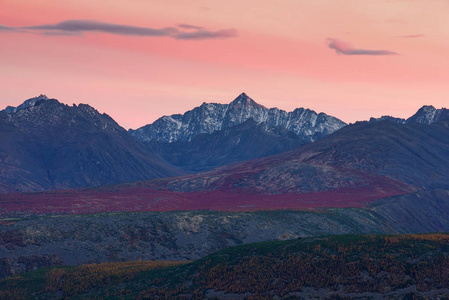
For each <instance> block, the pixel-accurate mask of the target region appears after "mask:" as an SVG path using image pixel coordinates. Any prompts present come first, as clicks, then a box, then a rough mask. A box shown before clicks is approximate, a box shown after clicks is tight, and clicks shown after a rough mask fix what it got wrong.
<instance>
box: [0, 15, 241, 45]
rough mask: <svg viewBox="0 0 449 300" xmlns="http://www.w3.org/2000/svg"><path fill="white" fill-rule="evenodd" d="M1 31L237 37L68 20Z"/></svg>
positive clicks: (191, 28)
mask: <svg viewBox="0 0 449 300" xmlns="http://www.w3.org/2000/svg"><path fill="white" fill-rule="evenodd" d="M0 31H20V32H36V33H39V34H44V35H79V36H80V35H83V34H84V33H89V32H94V33H95V32H96V33H108V34H115V35H127V36H145V37H164V36H166V37H171V38H174V39H179V40H185V39H189V40H205V39H220V38H222V39H225V38H231V37H235V36H237V30H235V29H221V30H217V31H211V30H207V29H206V28H204V27H201V26H195V25H190V24H180V25H178V26H177V27H164V28H150V27H139V26H131V25H122V24H114V23H106V22H100V21H95V20H66V21H63V22H59V23H56V24H43V25H35V26H24V27H9V26H4V25H0Z"/></svg>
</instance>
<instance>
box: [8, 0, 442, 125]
mask: <svg viewBox="0 0 449 300" xmlns="http://www.w3.org/2000/svg"><path fill="white" fill-rule="evenodd" d="M448 12H449V1H446V0H440V1H436V0H429V1H418V0H384V1H381V0H376V1H372V0H371V1H365V0H344V1H341V0H338V1H337V0H336V1H331V0H310V1H306V0H303V1H293V0H277V1H272V0H257V1H256V0H254V1H253V0H251V1H244V0H240V1H237V0H228V1H214V0H209V1H206V0H204V1H201V0H185V1H182V0H126V1H125V0H110V1H87V0H58V1H42V0H28V1H26V0H0V95H1V97H0V109H3V108H4V107H6V106H7V105H13V106H17V105H19V104H20V103H21V102H23V101H24V100H26V99H28V98H31V97H34V96H37V95H39V94H46V95H47V96H49V97H52V98H57V99H58V100H60V101H61V102H63V103H66V104H70V105H71V104H72V103H88V104H90V105H92V106H93V107H95V108H96V109H98V110H99V111H100V112H106V113H107V114H109V115H110V116H112V117H113V118H114V119H115V120H116V121H117V122H118V123H119V124H121V125H122V126H124V127H125V128H137V127H140V126H143V125H145V124H148V123H151V122H153V121H154V120H155V119H157V118H159V117H160V116H162V115H168V114H173V113H183V112H185V111H186V110H189V109H192V108H193V107H195V106H198V105H200V104H201V103H203V102H220V103H228V102H230V101H232V100H233V99H234V98H235V97H237V96H238V94H240V93H241V92H246V93H247V94H248V95H249V96H250V97H252V98H253V99H254V100H255V101H257V102H258V103H260V104H263V105H265V106H266V107H278V108H280V109H284V110H293V109H294V108H297V107H306V108H310V109H314V110H315V111H317V112H325V113H327V114H331V115H333V116H335V117H338V118H340V119H342V120H343V121H346V122H354V121H356V120H364V119H368V118H369V117H371V116H374V117H379V116H381V115H393V116H397V117H408V116H410V115H412V114H413V113H414V112H416V110H417V109H418V108H420V107H421V106H422V105H434V106H435V107H437V108H440V107H444V106H446V107H447V106H448V105H447V103H449V84H448V83H449V18H447V13H448ZM67 20H79V21H77V22H78V23H76V22H75V23H73V22H72V23H63V25H61V22H64V21H67ZM89 20H90V21H89ZM89 22H90V23H89ZM104 23H107V24H106V25H104ZM58 24H59V25H58ZM64 24H65V25H64ZM179 24H189V25H195V26H199V27H202V28H203V29H195V28H191V29H189V28H186V27H185V26H184V27H183V28H182V27H178V25H179ZM40 25H50V26H47V27H45V29H42V27H39V28H38V27H36V26H40ZM121 25H126V26H132V27H126V28H125V27H123V26H121ZM2 26H6V27H2ZM64 26H66V27H64ZM83 26H84V27H83ZM85 26H87V27H89V26H90V27H89V28H90V29H85V28H86V27H85ZM92 26H93V27H95V28H94V29H95V30H94V29H92ZM114 26H115V27H114ZM24 27H28V28H24ZM167 27H173V28H171V29H165V28H167ZM2 28H3V29H2ZM83 28H84V29H83ZM99 28H100V29H99ZM104 28H106V29H104ZM128 29H129V31H126V33H123V32H122V31H120V30H128ZM152 29H156V30H157V33H158V34H164V35H165V36H154V34H153V33H151V32H152V31H151V32H150V30H152ZM68 30H69V31H68ZM70 30H71V31H70ZM142 30H143V31H144V32H145V33H144V34H142ZM136 32H139V34H138V35H136ZM148 32H150V34H149V33H148ZM186 36H187V37H190V39H186ZM198 37H201V39H199V38H198Z"/></svg>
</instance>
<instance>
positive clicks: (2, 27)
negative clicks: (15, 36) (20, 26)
mask: <svg viewBox="0 0 449 300" xmlns="http://www.w3.org/2000/svg"><path fill="white" fill-rule="evenodd" d="M14 30H15V28H13V27H9V26H4V25H0V31H14Z"/></svg>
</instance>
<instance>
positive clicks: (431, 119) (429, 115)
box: [369, 105, 449, 124]
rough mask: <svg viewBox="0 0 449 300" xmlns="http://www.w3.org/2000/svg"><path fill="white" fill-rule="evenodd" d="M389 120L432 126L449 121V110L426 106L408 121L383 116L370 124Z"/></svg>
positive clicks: (372, 120)
mask: <svg viewBox="0 0 449 300" xmlns="http://www.w3.org/2000/svg"><path fill="white" fill-rule="evenodd" d="M384 120H389V121H393V122H397V123H401V124H409V123H421V124H432V123H435V122H440V121H449V109H446V108H441V109H436V108H435V107H433V106H432V105H424V106H423V107H421V108H420V109H419V110H418V111H417V112H416V114H414V115H413V116H411V117H410V118H408V119H402V118H395V117H391V116H382V117H380V118H371V119H370V120H369V121H370V122H377V121H384Z"/></svg>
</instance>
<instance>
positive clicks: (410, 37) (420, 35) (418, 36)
mask: <svg viewBox="0 0 449 300" xmlns="http://www.w3.org/2000/svg"><path fill="white" fill-rule="evenodd" d="M424 36H425V35H424V34H410V35H401V38H405V39H413V38H421V37H424Z"/></svg>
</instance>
